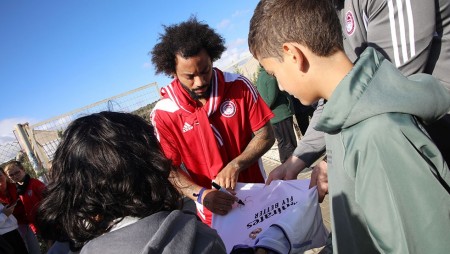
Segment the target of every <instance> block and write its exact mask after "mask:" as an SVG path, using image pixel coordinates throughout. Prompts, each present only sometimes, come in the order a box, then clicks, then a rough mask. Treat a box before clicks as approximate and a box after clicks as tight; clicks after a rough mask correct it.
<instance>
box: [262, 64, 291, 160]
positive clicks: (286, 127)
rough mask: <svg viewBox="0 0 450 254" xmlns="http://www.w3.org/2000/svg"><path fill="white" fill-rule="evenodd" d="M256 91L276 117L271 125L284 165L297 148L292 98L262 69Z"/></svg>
mask: <svg viewBox="0 0 450 254" xmlns="http://www.w3.org/2000/svg"><path fill="white" fill-rule="evenodd" d="M256 89H258V92H259V94H260V95H261V97H262V98H263V100H264V101H265V102H266V103H267V106H269V108H270V109H271V110H272V112H273V114H274V115H275V116H274V117H273V118H272V119H270V123H271V124H272V127H273V131H274V133H275V139H276V140H277V146H278V154H279V156H280V161H281V163H283V162H285V161H286V159H287V158H289V156H291V155H292V152H293V151H294V150H295V147H297V136H295V131H294V122H293V117H292V116H293V115H294V105H293V104H292V99H291V97H292V96H291V95H289V94H288V93H286V92H282V91H280V89H279V88H278V82H277V80H276V79H275V78H274V77H272V76H270V75H269V74H267V72H266V71H265V70H264V68H262V67H259V69H258V78H257V80H256ZM294 99H295V98H294Z"/></svg>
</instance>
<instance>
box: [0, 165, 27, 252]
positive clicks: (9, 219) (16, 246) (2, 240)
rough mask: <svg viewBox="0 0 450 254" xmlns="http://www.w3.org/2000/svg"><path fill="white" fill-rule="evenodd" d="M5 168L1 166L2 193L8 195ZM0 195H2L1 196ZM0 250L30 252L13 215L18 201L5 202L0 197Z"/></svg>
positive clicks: (0, 192)
mask: <svg viewBox="0 0 450 254" xmlns="http://www.w3.org/2000/svg"><path fill="white" fill-rule="evenodd" d="M7 178H8V177H7V176H6V174H5V172H4V171H3V168H0V194H1V196H6V194H7V189H8V184H7V183H8V181H7ZM1 196H0V197H1ZM0 201H1V202H0V235H1V237H0V245H1V246H0V251H1V253H5V254H7V253H16V254H23V253H28V251H27V248H26V246H25V243H24V241H23V238H22V236H21V235H20V233H19V230H18V227H19V225H18V224H17V219H16V218H15V217H14V215H13V211H14V208H15V206H16V204H17V203H16V201H13V202H5V199H3V198H2V199H0Z"/></svg>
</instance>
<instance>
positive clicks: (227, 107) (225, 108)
mask: <svg viewBox="0 0 450 254" xmlns="http://www.w3.org/2000/svg"><path fill="white" fill-rule="evenodd" d="M220 113H221V114H222V115H223V116H224V117H232V116H234V114H235V113H236V104H234V102H232V101H230V100H226V101H224V102H222V104H221V105H220Z"/></svg>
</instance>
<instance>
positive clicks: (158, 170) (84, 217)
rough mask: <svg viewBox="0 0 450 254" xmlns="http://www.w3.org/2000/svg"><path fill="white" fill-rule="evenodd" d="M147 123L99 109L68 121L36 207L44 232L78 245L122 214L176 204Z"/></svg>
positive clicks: (178, 201) (178, 196) (167, 208)
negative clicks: (46, 183) (45, 188)
mask: <svg viewBox="0 0 450 254" xmlns="http://www.w3.org/2000/svg"><path fill="white" fill-rule="evenodd" d="M171 169H172V166H171V161H170V160H168V159H167V158H166V157H165V156H164V154H163V152H162V150H161V148H160V145H159V143H158V140H157V138H156V136H155V134H154V130H153V127H152V126H151V125H149V124H148V123H147V122H145V120H144V119H142V118H141V117H139V116H136V115H132V114H128V113H118V112H107V111H104V112H100V113H96V114H92V115H88V116H84V117H81V118H78V119H76V120H75V121H73V122H72V123H71V124H70V125H69V127H68V128H67V130H66V131H65V132H64V136H63V138H62V140H61V143H60V144H59V146H58V148H57V150H56V153H55V156H54V159H53V162H52V168H51V171H50V179H49V183H48V186H47V190H46V192H45V193H44V198H43V200H42V203H41V205H40V207H39V210H38V216H37V219H38V225H39V227H40V229H41V231H42V235H43V236H44V237H45V238H50V239H55V238H56V240H60V239H58V238H57V237H56V236H55V232H54V231H55V229H58V234H59V235H58V237H61V238H63V239H64V240H66V239H70V240H71V241H73V242H74V243H75V246H79V247H81V246H82V245H83V244H84V243H85V242H86V241H89V240H91V239H93V238H95V237H97V236H100V235H102V234H104V233H105V232H108V231H109V229H110V228H111V226H113V225H114V224H115V223H117V221H116V219H119V218H123V217H125V216H132V217H138V218H143V217H146V216H149V215H151V214H154V213H156V212H159V211H172V210H175V209H179V208H180V207H181V206H182V199H181V194H180V193H179V192H178V191H177V190H176V188H175V187H174V186H173V185H172V184H171V182H170V181H169V173H170V171H171Z"/></svg>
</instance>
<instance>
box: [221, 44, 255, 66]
mask: <svg viewBox="0 0 450 254" xmlns="http://www.w3.org/2000/svg"><path fill="white" fill-rule="evenodd" d="M249 54H250V53H249V51H248V48H247V40H246V39H242V38H239V39H236V40H234V41H232V42H231V43H228V45H227V50H226V51H225V52H223V54H222V57H221V58H220V59H219V60H217V61H216V62H215V63H214V64H215V66H217V67H218V68H220V69H224V68H228V67H229V66H231V65H233V64H235V63H237V62H239V60H241V59H242V58H244V57H246V56H248V55H249Z"/></svg>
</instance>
